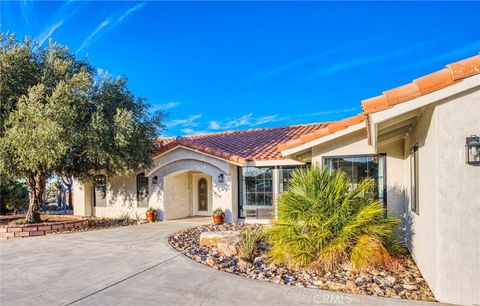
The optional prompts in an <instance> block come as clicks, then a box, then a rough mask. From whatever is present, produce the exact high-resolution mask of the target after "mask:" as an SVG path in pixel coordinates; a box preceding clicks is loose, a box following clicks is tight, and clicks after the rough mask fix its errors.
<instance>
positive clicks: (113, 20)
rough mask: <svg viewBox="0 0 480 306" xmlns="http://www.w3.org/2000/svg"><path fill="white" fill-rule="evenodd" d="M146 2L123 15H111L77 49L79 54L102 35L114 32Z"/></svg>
mask: <svg viewBox="0 0 480 306" xmlns="http://www.w3.org/2000/svg"><path fill="white" fill-rule="evenodd" d="M145 4H146V2H141V3H139V4H137V5H135V6H133V7H131V8H129V9H127V10H126V11H124V12H123V13H121V12H116V13H114V14H112V15H110V16H109V17H107V18H106V19H105V20H104V21H103V22H101V23H100V24H99V25H98V26H97V27H96V28H95V29H94V30H93V32H92V33H90V35H88V36H87V38H85V40H84V41H83V43H82V45H81V46H80V48H78V49H77V52H76V53H78V52H80V51H81V50H83V49H84V48H86V47H88V46H89V45H90V43H91V42H93V41H94V40H95V39H97V38H98V37H100V36H101V35H103V34H105V33H107V32H108V31H110V30H112V29H113V28H115V27H116V26H117V25H119V24H120V23H121V22H122V21H123V20H124V19H125V18H127V17H128V16H129V15H130V14H131V13H133V12H135V11H136V10H138V9H140V8H142V7H143V6H145Z"/></svg>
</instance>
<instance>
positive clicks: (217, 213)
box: [212, 208, 225, 225]
mask: <svg viewBox="0 0 480 306" xmlns="http://www.w3.org/2000/svg"><path fill="white" fill-rule="evenodd" d="M212 217H213V223H214V224H215V225H220V224H223V220H224V219H225V213H224V212H223V210H222V209H221V208H217V209H215V210H214V211H213V214H212Z"/></svg>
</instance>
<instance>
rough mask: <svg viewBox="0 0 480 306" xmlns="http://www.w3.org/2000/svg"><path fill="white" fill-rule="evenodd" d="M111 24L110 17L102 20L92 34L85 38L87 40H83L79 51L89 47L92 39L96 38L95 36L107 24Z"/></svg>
mask: <svg viewBox="0 0 480 306" xmlns="http://www.w3.org/2000/svg"><path fill="white" fill-rule="evenodd" d="M109 24H110V18H107V19H105V20H104V21H102V23H100V24H99V25H98V26H97V27H96V28H95V30H93V32H92V33H90V35H88V36H87V38H85V40H84V41H83V43H82V45H81V46H80V48H78V49H77V53H78V52H80V51H81V50H82V49H83V48H85V47H87V46H88V45H89V44H90V43H91V42H92V40H93V39H94V38H95V36H96V35H97V34H98V33H99V32H100V31H101V30H102V29H103V28H105V27H106V26H108V25H109Z"/></svg>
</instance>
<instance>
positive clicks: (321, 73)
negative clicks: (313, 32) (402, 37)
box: [312, 40, 438, 77]
mask: <svg viewBox="0 0 480 306" xmlns="http://www.w3.org/2000/svg"><path fill="white" fill-rule="evenodd" d="M435 42H438V40H432V41H427V42H422V43H420V44H417V45H414V46H411V47H407V48H400V49H395V50H392V51H390V52H385V53H377V54H371V55H364V56H360V57H357V58H353V59H348V60H345V61H343V62H341V61H335V62H334V63H333V64H330V65H327V66H324V67H323V68H321V69H318V70H317V71H316V72H315V73H314V74H313V75H312V77H326V76H329V75H332V74H335V73H338V72H341V71H345V70H349V69H352V68H355V67H359V66H365V65H369V64H372V63H377V62H383V61H386V60H390V59H393V58H397V57H401V56H403V55H405V54H408V53H410V52H412V51H414V50H416V49H418V48H421V47H425V46H427V45H430V44H432V43H435Z"/></svg>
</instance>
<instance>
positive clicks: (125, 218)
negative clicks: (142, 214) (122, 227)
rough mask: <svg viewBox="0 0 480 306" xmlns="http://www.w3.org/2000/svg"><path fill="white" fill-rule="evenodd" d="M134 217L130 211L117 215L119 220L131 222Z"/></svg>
mask: <svg viewBox="0 0 480 306" xmlns="http://www.w3.org/2000/svg"><path fill="white" fill-rule="evenodd" d="M131 219H132V217H131V216H130V213H128V212H126V213H123V214H121V215H120V216H118V217H117V221H118V222H129V221H130V220H131Z"/></svg>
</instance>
